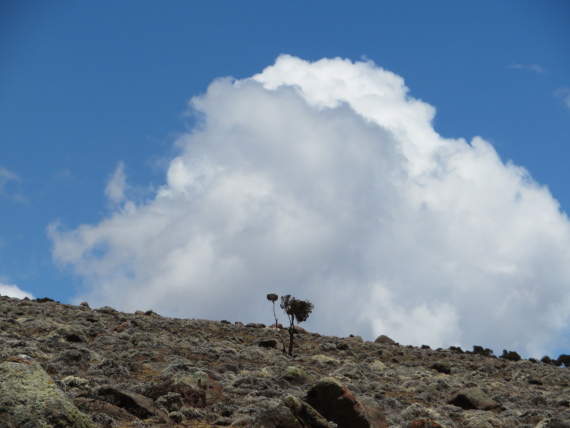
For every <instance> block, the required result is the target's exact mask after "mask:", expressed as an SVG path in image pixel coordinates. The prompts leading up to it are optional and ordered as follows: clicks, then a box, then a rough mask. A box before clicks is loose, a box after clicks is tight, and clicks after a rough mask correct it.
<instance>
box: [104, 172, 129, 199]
mask: <svg viewBox="0 0 570 428" xmlns="http://www.w3.org/2000/svg"><path fill="white" fill-rule="evenodd" d="M126 188H127V175H126V173H125V164H124V163H123V162H119V164H118V165H117V168H116V169H115V172H113V174H112V175H111V176H110V177H109V180H108V181H107V186H106V187H105V196H106V197H107V199H108V200H109V202H111V204H113V205H118V204H120V203H122V202H123V201H124V200H125V191H126Z"/></svg>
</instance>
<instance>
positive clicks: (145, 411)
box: [92, 385, 166, 419]
mask: <svg viewBox="0 0 570 428" xmlns="http://www.w3.org/2000/svg"><path fill="white" fill-rule="evenodd" d="M92 394H93V395H94V396H95V397H98V398H100V399H101V400H103V401H106V402H108V403H111V404H113V405H115V406H117V407H120V408H122V409H125V410H126V411H127V412H129V413H130V414H132V415H134V416H136V417H137V418H140V419H146V418H149V417H152V416H163V417H166V414H165V413H164V412H163V411H162V410H160V409H159V408H158V407H157V406H156V405H155V404H154V401H153V400H152V399H150V398H148V397H145V396H144V395H141V394H136V393H134V392H130V391H124V390H120V389H118V388H115V387H113V386H107V385H104V386H100V387H97V388H95V389H94V390H93V392H92Z"/></svg>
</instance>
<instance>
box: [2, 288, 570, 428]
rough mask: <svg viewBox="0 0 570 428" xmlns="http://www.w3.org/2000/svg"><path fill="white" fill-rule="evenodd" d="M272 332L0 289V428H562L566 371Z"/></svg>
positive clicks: (568, 421) (566, 415)
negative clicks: (285, 343)
mask: <svg viewBox="0 0 570 428" xmlns="http://www.w3.org/2000/svg"><path fill="white" fill-rule="evenodd" d="M279 335H282V336H281V337H282V338H283V339H284V340H287V335H286V332H285V331H283V330H278V329H275V328H266V327H264V326H262V325H248V326H244V325H241V324H239V323H238V324H230V323H228V322H225V321H206V320H193V319H171V318H166V317H162V316H159V315H157V314H155V313H154V312H152V311H147V312H144V313H143V312H137V313H135V314H128V313H122V312H118V311H116V310H114V309H112V308H109V307H105V308H101V309H94V310H93V309H91V308H89V306H88V305H87V304H84V305H80V306H71V305H64V304H59V303H57V302H53V301H49V299H39V300H19V299H14V298H8V297H0V415H1V417H0V427H40V426H54V427H55V426H57V427H65V426H74V427H153V426H179V427H214V426H243V427H255V428H262V427H267V428H277V427H283V428H289V427H291V428H296V427H300V428H303V427H323V428H324V427H348V428H353V427H356V428H359V427H385V426H390V427H411V428H423V427H426V428H427V427H460V426H461V427H534V426H538V427H539V428H547V427H551V428H561V427H570V369H567V368H564V367H556V366H555V365H552V364H544V363H542V362H531V361H527V360H520V361H511V360H507V359H503V358H496V357H489V356H484V355H479V354H473V353H464V352H459V350H457V349H445V350H442V349H440V350H432V349H429V348H427V347H423V348H415V347H410V346H400V345H398V344H395V343H390V341H389V340H387V339H386V340H385V343H374V342H364V341H363V340H362V339H361V338H359V337H349V338H339V337H330V336H321V335H319V334H316V333H307V332H304V333H303V332H300V333H299V334H297V335H296V336H295V339H296V341H297V342H296V347H295V354H294V356H293V357H290V356H288V355H286V354H285V353H283V352H282V351H281V349H282V341H281V337H280V336H279ZM317 410H318V412H317Z"/></svg>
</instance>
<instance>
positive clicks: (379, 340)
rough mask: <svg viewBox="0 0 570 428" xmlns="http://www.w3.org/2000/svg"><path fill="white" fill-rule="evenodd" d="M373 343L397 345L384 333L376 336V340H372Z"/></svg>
mask: <svg viewBox="0 0 570 428" xmlns="http://www.w3.org/2000/svg"><path fill="white" fill-rule="evenodd" d="M374 343H382V344H384V345H397V343H396V342H395V341H393V340H392V339H390V338H389V337H388V336H385V335H381V336H378V337H377V338H376V340H374Z"/></svg>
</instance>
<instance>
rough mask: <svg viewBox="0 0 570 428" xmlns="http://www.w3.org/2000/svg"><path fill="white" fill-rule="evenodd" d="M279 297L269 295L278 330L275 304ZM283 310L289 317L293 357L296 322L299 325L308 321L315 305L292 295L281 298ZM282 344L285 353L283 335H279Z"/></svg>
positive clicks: (290, 346) (290, 350)
mask: <svg viewBox="0 0 570 428" xmlns="http://www.w3.org/2000/svg"><path fill="white" fill-rule="evenodd" d="M278 298H279V296H278V295H277V294H273V293H271V294H268V295H267V300H269V301H270V302H273V316H274V317H275V328H277V326H278V324H279V321H278V320H277V315H276V314H275V302H276V301H277V299H278ZM280 306H281V309H283V310H284V311H285V313H286V314H287V317H288V318H289V328H288V329H287V331H289V355H291V356H292V355H293V337H294V335H295V321H297V323H300V322H303V321H306V320H307V318H309V315H310V314H311V312H312V311H313V308H314V306H313V304H312V303H311V302H309V301H306V300H299V299H296V298H295V297H291V295H290V294H288V295H286V296H281V305H280ZM279 338H280V339H281V342H282V343H283V352H285V349H286V346H285V342H284V341H283V338H282V337H281V335H279Z"/></svg>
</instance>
